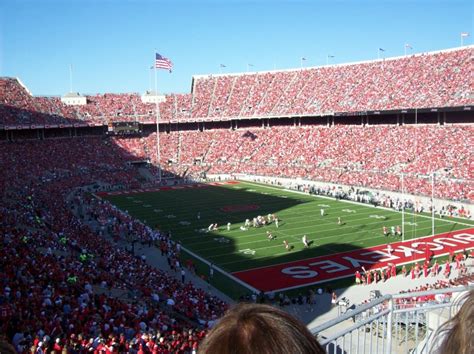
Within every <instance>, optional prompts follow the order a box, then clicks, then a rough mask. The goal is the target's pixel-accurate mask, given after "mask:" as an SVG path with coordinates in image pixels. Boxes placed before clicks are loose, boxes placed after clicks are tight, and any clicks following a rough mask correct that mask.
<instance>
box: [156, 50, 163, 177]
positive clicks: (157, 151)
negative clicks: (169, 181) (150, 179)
mask: <svg viewBox="0 0 474 354" xmlns="http://www.w3.org/2000/svg"><path fill="white" fill-rule="evenodd" d="M156 53H157V52H156V50H155V59H156ZM154 67H155V105H156V109H155V111H156V117H155V122H156V164H157V167H158V182H159V183H160V184H161V164H160V160H161V156H160V103H159V102H158V79H157V77H158V75H157V71H156V62H155V65H154Z"/></svg>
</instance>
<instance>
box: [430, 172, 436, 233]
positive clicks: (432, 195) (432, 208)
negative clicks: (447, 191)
mask: <svg viewBox="0 0 474 354" xmlns="http://www.w3.org/2000/svg"><path fill="white" fill-rule="evenodd" d="M434 188H435V173H434V172H433V175H432V177H431V235H433V236H434V234H435V219H434V217H435V212H434Z"/></svg>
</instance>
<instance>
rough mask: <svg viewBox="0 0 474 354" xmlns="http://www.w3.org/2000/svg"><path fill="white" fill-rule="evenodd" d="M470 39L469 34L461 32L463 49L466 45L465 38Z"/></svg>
mask: <svg viewBox="0 0 474 354" xmlns="http://www.w3.org/2000/svg"><path fill="white" fill-rule="evenodd" d="M466 37H469V32H461V47H462V46H463V45H464V38H466Z"/></svg>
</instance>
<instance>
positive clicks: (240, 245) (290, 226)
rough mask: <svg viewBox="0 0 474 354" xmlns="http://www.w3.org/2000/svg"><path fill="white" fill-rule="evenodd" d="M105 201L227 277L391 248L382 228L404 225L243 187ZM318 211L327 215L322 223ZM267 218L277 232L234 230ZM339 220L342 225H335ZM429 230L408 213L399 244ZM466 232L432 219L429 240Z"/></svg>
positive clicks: (458, 223) (384, 215)
mask: <svg viewBox="0 0 474 354" xmlns="http://www.w3.org/2000/svg"><path fill="white" fill-rule="evenodd" d="M105 199H107V200H109V201H110V202H112V203H113V204H115V205H116V206H118V207H119V208H121V209H122V210H127V211H128V213H130V214H131V215H132V216H134V217H136V218H138V219H140V220H142V221H144V222H145V223H146V224H148V225H150V226H151V227H155V228H158V229H160V230H163V231H168V230H170V231H171V233H172V237H173V239H174V240H180V241H181V242H182V244H183V245H184V247H186V248H188V249H190V250H191V251H193V252H195V253H196V254H198V255H199V256H201V257H203V258H204V259H206V260H208V261H209V262H212V263H214V264H216V265H217V266H219V267H220V268H222V269H223V270H225V271H227V272H229V273H232V272H236V271H241V270H246V269H252V268H257V267H262V266H268V265H273V264H278V263H286V262H290V261H294V260H299V259H305V258H312V257H317V256H321V255H327V254H332V253H339V252H343V251H349V250H356V249H360V248H367V247H371V246H376V245H380V244H386V243H388V242H395V241H398V240H400V238H399V237H395V236H390V237H385V236H384V235H383V234H382V227H383V226H387V227H388V228H389V229H390V227H391V226H397V225H401V223H402V216H401V213H400V212H397V211H393V210H387V209H383V208H379V207H373V206H370V205H365V204H356V203H349V202H347V201H338V200H334V199H331V198H323V197H318V196H312V195H308V194H304V193H295V192H293V191H287V190H285V189H282V188H278V187H273V186H265V185H259V184H255V183H247V182H240V183H237V184H222V185H219V186H215V185H207V186H206V187H204V188H182V189H172V190H166V191H159V192H143V193H133V194H124V195H108V196H106V197H105ZM321 209H324V210H325V215H324V216H321V213H320V210H321ZM198 213H199V214H200V218H199V219H198V217H197V216H198ZM269 213H271V214H276V215H277V216H278V218H279V219H280V222H279V228H277V227H276V225H275V223H271V224H270V225H267V226H262V227H259V228H253V227H251V228H249V229H248V230H246V231H242V230H241V229H240V226H242V225H243V223H244V221H245V219H250V220H252V218H253V217H255V216H257V215H262V216H266V215H267V214H269ZM338 217H340V218H341V219H342V225H339V224H338ZM228 222H230V223H231V227H230V230H229V231H228V230H227V228H226V225H227V223H228ZM431 222H432V221H431V218H430V217H429V216H427V215H420V214H411V213H408V212H406V213H405V235H404V238H405V240H409V239H413V238H418V237H422V236H427V235H430V234H431ZM211 223H217V224H218V225H219V229H218V230H217V231H213V232H210V233H207V232H202V230H207V227H208V226H209V225H210V224H211ZM470 225H474V222H472V221H466V220H459V219H438V218H436V219H435V233H437V234H439V233H444V232H450V231H454V230H460V229H465V228H467V227H469V226H470ZM267 230H268V231H271V232H272V234H273V235H274V236H276V239H275V240H273V241H269V240H268V239H267V237H266V232H267ZM304 234H306V235H308V238H309V240H310V241H312V244H311V247H310V248H309V249H305V248H304V246H303V243H302V241H301V238H302V236H303V235H304ZM283 240H287V241H288V242H289V243H290V245H291V246H292V247H293V249H292V252H288V251H286V250H285V248H284V246H283ZM206 267H207V265H205V264H204V263H203V264H202V265H201V264H199V262H198V270H200V273H201V274H208V270H207V269H208V268H207V269H206ZM201 268H202V269H201ZM215 277H217V278H219V277H220V275H219V276H217V272H216V273H215ZM216 280H218V279H216ZM213 281H214V280H213ZM226 282H227V283H228V281H223V280H219V281H218V283H219V284H220V283H226ZM231 283H232V282H231ZM234 285H235V284H234ZM234 285H231V284H230V283H228V284H227V285H225V284H224V285H222V286H218V287H219V288H224V289H222V290H224V291H225V292H226V293H228V294H229V295H231V296H233V295H234V297H235V293H236V292H239V290H242V289H239V287H237V288H235V286H234Z"/></svg>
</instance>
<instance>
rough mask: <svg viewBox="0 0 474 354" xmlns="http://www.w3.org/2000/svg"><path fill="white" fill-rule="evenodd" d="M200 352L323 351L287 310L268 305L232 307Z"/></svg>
mask: <svg viewBox="0 0 474 354" xmlns="http://www.w3.org/2000/svg"><path fill="white" fill-rule="evenodd" d="M198 353H199V354H232V353H236V354H237V353H238V354H254V353H258V354H280V353H281V354H288V353H292V354H310V353H311V354H318V353H325V351H324V350H323V348H322V347H321V346H320V344H319V343H318V341H317V340H316V338H315V337H314V336H313V335H312V334H311V333H310V332H309V331H308V329H307V328H306V327H305V326H304V325H303V324H302V323H300V322H299V321H298V320H296V319H295V318H294V317H292V316H290V315H289V314H288V313H286V312H284V311H282V310H280V309H277V308H275V307H272V306H269V305H261V304H239V305H237V306H235V307H233V308H231V309H230V310H229V311H228V312H227V313H226V314H225V315H224V317H222V318H221V319H220V320H219V322H218V323H217V324H216V326H215V327H214V328H213V329H212V330H211V331H210V332H209V334H208V335H207V336H206V338H205V339H204V341H203V342H202V344H201V345H200V346H199V351H198Z"/></svg>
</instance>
